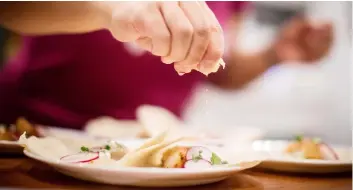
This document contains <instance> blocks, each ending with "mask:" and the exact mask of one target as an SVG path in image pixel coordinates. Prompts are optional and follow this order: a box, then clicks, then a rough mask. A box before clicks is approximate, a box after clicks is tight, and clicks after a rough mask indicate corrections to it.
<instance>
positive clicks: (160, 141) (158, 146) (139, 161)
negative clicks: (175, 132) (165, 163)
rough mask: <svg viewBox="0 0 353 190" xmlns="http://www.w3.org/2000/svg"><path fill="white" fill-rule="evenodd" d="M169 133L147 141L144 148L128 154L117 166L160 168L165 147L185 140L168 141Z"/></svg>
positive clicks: (166, 132)
mask: <svg viewBox="0 0 353 190" xmlns="http://www.w3.org/2000/svg"><path fill="white" fill-rule="evenodd" d="M167 135H168V131H165V132H163V133H161V134H160V135H157V136H155V137H152V138H151V139H149V140H147V141H146V142H145V143H144V144H143V145H142V146H140V147H139V148H137V149H136V150H134V151H131V152H129V153H127V154H126V155H125V156H124V157H122V158H121V159H120V160H119V161H118V162H117V164H116V166H122V167H160V163H161V161H162V156H163V154H162V155H160V154H161V153H162V152H161V151H160V150H164V148H165V147H168V146H169V145H172V144H174V143H177V142H179V141H181V140H183V139H184V138H183V137H179V138H174V139H168V138H166V137H167Z"/></svg>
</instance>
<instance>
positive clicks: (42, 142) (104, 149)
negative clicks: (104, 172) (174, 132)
mask: <svg viewBox="0 0 353 190" xmlns="http://www.w3.org/2000/svg"><path fill="white" fill-rule="evenodd" d="M169 137H170V136H168V131H165V132H162V133H160V134H158V135H157V136H155V137H153V138H150V139H148V140H146V141H145V143H143V144H142V145H141V146H139V147H138V148H136V149H131V150H130V149H128V148H127V147H126V146H124V145H122V144H119V143H117V142H115V141H108V142H106V143H103V144H101V145H99V146H91V147H89V146H85V145H83V146H81V147H80V148H79V149H78V148H77V147H75V148H72V147H71V146H69V144H65V143H64V142H62V141H60V140H58V139H56V138H54V137H44V138H37V137H34V136H31V137H29V138H27V137H26V134H25V133H24V134H23V135H21V137H20V139H19V141H18V142H19V143H20V144H21V145H23V146H24V147H25V149H26V150H27V151H29V152H31V153H33V154H36V155H39V156H41V157H43V158H46V159H51V160H55V161H59V162H62V163H68V164H80V165H90V166H97V165H100V166H102V165H104V166H109V167H111V168H115V167H158V168H190V169H195V168H198V169H202V168H210V167H213V166H220V165H224V164H227V162H226V161H224V160H222V159H221V158H220V157H219V156H218V155H217V154H216V153H214V152H213V151H211V150H210V149H209V148H207V147H203V146H191V145H185V144H180V142H181V141H183V140H185V139H187V138H186V137H178V138H169ZM54 147H55V148H54Z"/></svg>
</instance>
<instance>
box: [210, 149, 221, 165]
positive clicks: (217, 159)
mask: <svg viewBox="0 0 353 190" xmlns="http://www.w3.org/2000/svg"><path fill="white" fill-rule="evenodd" d="M211 164H212V165H220V164H222V159H221V158H220V157H219V156H217V154H215V153H213V152H212V157H211Z"/></svg>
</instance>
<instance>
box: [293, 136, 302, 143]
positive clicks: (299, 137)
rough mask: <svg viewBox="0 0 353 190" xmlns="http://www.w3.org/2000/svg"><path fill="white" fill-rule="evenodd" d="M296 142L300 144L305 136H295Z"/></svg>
mask: <svg viewBox="0 0 353 190" xmlns="http://www.w3.org/2000/svg"><path fill="white" fill-rule="evenodd" d="M295 140H296V141H299V142H300V141H302V140H303V136H302V135H297V136H295Z"/></svg>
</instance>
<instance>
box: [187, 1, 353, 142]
mask: <svg viewBox="0 0 353 190" xmlns="http://www.w3.org/2000/svg"><path fill="white" fill-rule="evenodd" d="M350 3H351V2H342V1H338V2H308V1H307V2H298V1H296V2H266V1H265V2H256V3H254V4H255V7H253V8H252V9H251V10H248V12H247V15H246V17H245V18H244V21H243V24H242V25H243V27H242V28H241V29H240V30H238V31H237V32H238V33H240V35H239V37H238V38H237V41H236V42H237V44H236V46H237V47H238V49H241V50H242V51H244V49H245V50H246V51H247V52H253V51H259V49H260V50H262V49H265V48H267V47H268V46H270V45H271V44H273V40H274V41H275V40H276V36H278V32H280V31H281V30H279V31H277V29H280V28H283V24H285V23H287V22H288V20H289V19H291V18H293V16H295V15H297V14H301V15H306V18H307V19H308V20H310V22H312V23H317V22H322V21H327V22H330V23H332V24H333V34H334V40H333V42H332V45H331V48H330V52H329V54H328V56H326V57H325V58H324V59H320V60H316V61H314V62H311V63H313V64H302V63H305V62H303V61H301V60H284V61H283V62H282V63H280V64H277V65H275V66H274V67H272V68H271V69H269V70H267V71H266V72H264V73H263V74H261V75H259V76H258V77H257V78H256V79H255V80H253V81H252V82H251V84H249V85H247V88H244V89H243V90H241V91H230V92H224V91H223V90H222V89H219V88H217V87H216V86H213V85H209V84H207V83H205V84H204V85H201V86H200V87H199V88H198V89H196V90H195V91H196V93H194V95H193V98H192V99H191V100H190V101H189V102H190V105H189V106H188V107H187V108H186V109H185V111H184V114H183V118H184V121H186V122H188V123H189V124H190V125H193V126H202V127H203V128H210V130H212V129H214V130H216V131H224V132H225V133H227V131H229V129H234V128H236V129H237V130H238V131H239V133H241V134H243V135H244V133H247V132H248V131H249V130H246V129H249V128H251V129H254V128H256V131H260V132H264V133H263V135H264V136H263V137H262V138H266V139H291V138H293V136H294V135H297V134H304V135H308V136H315V137H320V138H322V139H324V140H325V141H327V142H330V143H334V144H351V141H352V136H351V132H350V131H351V125H350V118H351V117H350V113H351V111H350V106H349V99H350V88H348V86H349V83H350V81H351V79H350V77H351V72H350V65H351V63H352V58H351V53H350V52H351V47H352V46H351V40H350V39H349V36H350V35H351V34H352V29H351V27H350V26H349V23H348V22H347V21H348V20H350V18H351V17H350V16H349V17H348V15H351V14H352V13H351V11H350V10H347V7H350V6H351V4H350ZM205 89H207V91H206V90H205ZM199 110H200V111H199ZM215 126H217V127H216V128H215ZM252 131H254V130H252ZM252 131H251V132H252ZM243 132H244V133H243ZM249 133H250V132H249Z"/></svg>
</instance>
